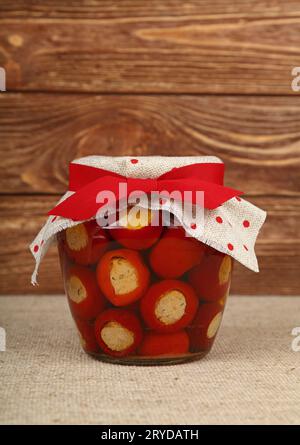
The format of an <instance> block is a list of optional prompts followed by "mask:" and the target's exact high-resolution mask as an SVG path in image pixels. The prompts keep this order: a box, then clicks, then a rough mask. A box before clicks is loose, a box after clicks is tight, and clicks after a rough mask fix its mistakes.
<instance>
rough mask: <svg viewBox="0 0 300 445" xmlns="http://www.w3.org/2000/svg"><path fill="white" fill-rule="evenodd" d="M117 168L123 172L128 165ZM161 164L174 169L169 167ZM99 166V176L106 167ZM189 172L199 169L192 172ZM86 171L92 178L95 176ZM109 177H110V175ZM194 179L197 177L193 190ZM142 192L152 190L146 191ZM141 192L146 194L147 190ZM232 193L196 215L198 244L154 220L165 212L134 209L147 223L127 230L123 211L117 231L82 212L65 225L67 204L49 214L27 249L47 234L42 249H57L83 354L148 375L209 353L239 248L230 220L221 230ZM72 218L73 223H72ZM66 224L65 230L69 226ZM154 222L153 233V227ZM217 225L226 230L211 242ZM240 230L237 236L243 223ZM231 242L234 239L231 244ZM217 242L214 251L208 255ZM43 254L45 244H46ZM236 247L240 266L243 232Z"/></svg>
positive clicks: (182, 229)
mask: <svg viewBox="0 0 300 445" xmlns="http://www.w3.org/2000/svg"><path fill="white" fill-rule="evenodd" d="M99 158H103V157H99ZM83 159H86V158H83ZM110 159H114V158H110ZM117 159H121V160H122V161H123V162H130V159H129V161H128V158H117ZM169 159H175V160H177V163H178V162H179V163H180V161H178V158H169ZM179 159H180V158H179ZM184 159H188V158H184ZM190 159H191V160H192V161H193V160H194V159H193V158H190ZM206 159H207V158H206ZM213 159H217V158H213ZM100 161H101V159H99V164H100V166H101V162H100ZM137 161H138V159H137ZM102 164H104V166H105V167H106V168H107V163H105V162H102ZM131 164H132V163H131ZM175 164H176V162H175ZM194 164H198V163H195V162H194V163H192V164H191V165H194ZM204 164H215V165H217V164H219V163H218V162H216V161H215V162H211V163H209V162H206V163H205V162H204ZM133 165H134V164H133ZM179 165H180V164H179ZM189 165H190V164H188V166H189ZM222 165H223V164H222ZM84 167H86V166H85V165H84ZM88 168H92V169H94V170H97V168H96V167H94V166H92V167H90V166H89V167H88ZM105 171H106V170H105ZM95 173H96V180H95V179H94V177H93V178H92V179H93V180H94V182H95V181H96V182H97V172H95V171H92V175H95ZM114 174H118V173H115V171H114V172H113V176H114ZM189 174H190V171H189ZM132 175H133V173H132ZM177 175H178V172H177ZM105 177H106V176H105V175H104V178H105ZM115 177H117V176H115ZM202 178H203V173H202V174H201V181H203V179H202ZM102 179H103V173H102ZM206 179H207V177H206ZM168 180H169V179H168ZM86 181H87V184H86V185H85V184H84V185H83V186H82V184H81V187H80V188H79V192H80V193H82V189H84V187H86V188H88V190H87V191H85V194H86V193H89V194H90V193H91V191H90V190H89V188H90V185H91V178H88V180H86ZM106 181H107V178H106ZM139 185H141V183H140V182H139ZM155 185H156V184H155ZM177 185H178V183H177ZM97 186H98V188H97V187H96V189H95V190H99V184H98V185H97ZM151 186H152V187H153V186H154V185H153V183H152V185H151ZM101 187H102V188H103V185H101ZM185 187H186V185H185ZM205 187H206V186H205V185H204V188H205ZM108 188H110V189H112V188H113V186H112V185H111V184H110V185H109V187H108ZM71 190H72V188H71ZM207 190H208V191H207ZM207 190H206V192H207V194H209V193H211V192H210V191H209V188H208V189H207ZM229 190H232V189H229ZM145 192H146V193H149V189H148V188H147V187H146V186H145ZM80 193H79V197H78V196H77V197H76V196H75V197H74V199H73V200H74V202H75V204H74V202H73V206H71V207H72V209H73V210H72V212H74V211H75V210H74V209H78V204H79V203H83V202H85V201H83V197H82V196H80ZM213 193H216V192H215V191H213ZM232 193H233V196H232V197H231V198H230V199H229V200H226V201H225V202H224V203H222V204H221V206H217V208H213V209H209V208H207V209H206V210H205V217H206V219H207V217H208V218H209V222H208V224H207V232H205V229H206V227H205V226H204V229H203V230H204V235H202V240H200V239H199V237H195V236H193V235H191V230H192V229H195V226H196V224H195V223H193V224H192V225H191V226H194V227H189V228H190V229H191V230H188V231H187V230H186V221H185V222H184V224H183V223H182V222H181V221H178V220H177V219H176V224H174V218H173V219H172V224H170V225H166V224H165V223H164V218H163V216H164V212H165V211H164V210H162V209H161V208H158V209H150V208H148V209H142V208H141V209H140V212H143V213H145V212H146V218H142V219H141V218H140V219H139V220H138V222H137V220H136V219H135V221H131V219H130V207H129V206H128V207H127V208H126V209H125V213H126V216H127V218H126V224H123V223H120V220H119V219H118V212H117V211H116V213H115V221H116V222H117V224H115V225H108V226H105V227H104V226H101V224H99V220H97V218H95V215H94V213H95V208H93V210H91V209H89V212H90V213H87V214H85V213H84V212H87V210H86V209H85V210H82V212H81V213H80V214H79V215H77V216H76V218H77V219H81V218H83V217H86V218H83V220H80V221H74V219H72V218H70V203H67V205H68V206H69V207H65V208H64V209H63V211H62V212H65V213H63V215H61V214H59V211H60V209H58V207H57V209H58V210H56V211H57V212H58V214H55V213H52V216H50V217H49V218H50V219H49V220H48V226H47V225H46V229H45V230H44V232H43V233H42V234H40V237H39V236H38V237H37V238H38V239H36V240H35V243H37V242H39V243H41V239H40V238H41V237H44V238H45V235H46V233H48V236H49V239H50V238H51V237H54V238H56V239H57V243H58V249H59V256H60V263H61V269H62V276H63V282H64V288H65V293H66V296H67V299H68V303H69V306H70V310H71V314H72V317H73V319H74V323H75V326H76V329H77V332H78V335H79V338H80V342H81V345H82V348H83V349H84V351H85V352H86V353H88V354H90V355H91V356H93V357H95V358H97V359H99V360H102V361H108V362H113V363H120V364H134V365H137V364H142V365H147V364H149V365H151V364H152V365H155V364H175V363H180V362H185V361H190V360H194V359H199V358H201V357H203V356H205V355H206V354H207V353H208V352H209V351H210V349H211V348H212V346H213V343H214V341H215V339H216V336H217V333H218V330H219V327H220V324H221V320H222V315H223V312H224V308H225V304H226V300H227V297H228V294H229V290H230V283H231V277H232V269H233V261H234V259H233V253H234V249H236V250H238V246H237V239H239V240H240V237H241V232H243V231H237V229H236V230H232V226H233V225H234V224H235V220H234V218H231V219H230V223H229V224H228V222H229V221H226V220H225V215H227V214H228V209H226V203H227V201H232V200H235V202H234V206H237V205H238V204H240V203H241V198H239V196H238V195H237V191H233V192H232ZM74 195H76V193H74ZM71 196H73V195H71ZM85 196H87V195H85ZM89 196H90V195H89ZM75 198H76V199H77V201H76V199H75ZM64 202H67V199H66V200H63V203H64ZM207 202H208V201H207ZM71 204H72V202H71ZM84 206H85V204H82V207H84ZM223 206H225V208H224V207H223ZM221 207H223V212H222V211H221ZM255 209H256V208H255V207H254V206H252V205H251V208H250V210H249V209H248V213H247V209H245V214H246V216H247V218H249V219H250V217H249V212H250V211H251V212H252V216H253V212H254V210H255ZM224 210H225V211H224ZM226 210H227V213H226ZM77 211H78V210H77ZM258 211H260V209H257V213H258V215H260V214H259V212H258ZM54 212H55V211H54ZM68 212H69V213H68ZM251 212H250V213H251ZM260 212H262V211H260ZM123 213H124V212H123ZM211 213H213V217H212V215H211ZM232 213H234V212H232ZM53 215H54V216H53ZM221 215H222V216H221ZM71 216H73V217H74V213H72V214H71ZM88 216H89V218H87V217H88ZM238 218H240V215H239V216H238ZM256 218H257V219H258V216H257V215H256ZM263 219H264V217H263V214H262V213H261V221H260V222H259V223H257V221H256V224H257V227H258V226H259V225H261V224H262V223H263ZM56 220H58V222H56V224H60V225H59V226H56V228H53V227H52V226H51V224H55V221H56ZM70 220H71V221H72V224H69V221H70ZM154 220H155V221H156V224H153V221H154ZM141 221H142V222H141ZM244 221H246V219H244ZM247 221H248V219H247ZM181 223H182V224H181ZM223 224H224V225H225V224H226V225H227V226H228V227H226V228H225V231H224V228H222V230H223V232H220V228H221V226H222V225H223ZM246 225H247V224H246ZM249 225H250V222H249ZM230 226H231V227H230ZM242 226H243V228H244V229H245V223H244V224H243V223H242ZM51 227H52V231H51ZM257 227H256V230H258V229H257ZM248 228H249V226H248ZM214 233H216V237H215V239H214V235H212V234H214ZM220 233H225V234H226V240H225V241H226V244H225V246H224V239H223V238H224V237H225V235H223V237H221V236H220ZM232 233H235V234H236V236H235V237H234V236H232ZM252 236H255V237H256V235H252ZM210 237H211V239H210ZM229 238H230V239H229ZM217 239H219V246H220V250H218V249H217V248H215V247H217V245H218V243H217V241H216V240H217ZM205 240H206V242H204V241H205ZM227 241H228V242H227ZM229 241H230V242H229ZM246 242H247V244H246ZM42 244H43V245H44V244H45V240H43V243H42ZM240 244H241V243H240ZM242 244H243V250H244V252H243V255H244V256H245V252H247V250H246V248H247V249H248V251H249V250H250V249H251V247H250V245H249V231H248V233H247V232H246V235H245V237H244V241H243V242H242ZM247 245H248V246H249V247H248V246H247ZM212 246H214V247H212ZM225 247H226V248H227V249H226V248H225ZM239 247H241V246H239ZM245 247H246V248H245ZM32 250H33V251H34V245H32ZM35 253H36V252H35ZM237 256H238V255H237ZM237 259H239V258H237ZM37 260H39V259H38V258H37ZM248 267H249V265H248Z"/></svg>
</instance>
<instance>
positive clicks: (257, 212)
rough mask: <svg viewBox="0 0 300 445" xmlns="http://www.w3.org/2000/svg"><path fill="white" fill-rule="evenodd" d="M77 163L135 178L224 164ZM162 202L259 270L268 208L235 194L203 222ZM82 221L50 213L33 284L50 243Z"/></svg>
mask: <svg viewBox="0 0 300 445" xmlns="http://www.w3.org/2000/svg"><path fill="white" fill-rule="evenodd" d="M73 162H74V163H77V164H83V165H88V166H91V167H98V168H102V169H105V170H109V171H112V172H115V173H119V174H121V175H123V176H127V177H132V178H156V177H158V176H160V175H162V174H163V173H166V172H167V171H169V170H171V169H172V168H174V167H182V166H185V165H191V164H196V163H221V162H222V161H221V160H220V159H219V158H216V157H214V156H205V157H202V156H201V157H200V156H189V157H164V156H142V157H127V156H125V157H124V156H122V157H110V156H87V157H84V158H81V159H77V160H75V161H73ZM225 185H226V184H225ZM71 194H72V192H67V193H66V194H65V195H64V196H63V197H62V198H61V200H60V201H63V200H64V199H66V198H67V197H68V196H70V195H71ZM161 205H162V207H161V208H163V209H164V210H167V211H170V212H172V213H174V214H175V215H176V216H177V218H178V219H179V220H180V223H181V224H182V226H183V227H184V228H185V229H186V231H187V232H188V233H189V235H191V236H193V237H194V238H196V239H198V240H199V241H202V242H203V243H205V244H207V245H209V246H212V247H214V248H215V249H217V250H219V251H220V252H224V253H226V254H228V255H230V256H232V258H234V259H235V260H237V261H239V262H240V263H241V264H243V265H244V266H246V267H248V268H249V269H251V270H253V271H255V272H258V270H259V269H258V264H257V258H256V255H255V250H254V247H255V241H256V238H257V235H258V233H259V230H260V228H261V226H262V225H263V223H264V221H265V218H266V212H265V211H263V210H261V209H259V208H258V207H256V206H254V205H253V204H251V203H249V202H248V201H246V200H244V199H243V198H239V197H235V198H232V199H230V200H229V201H227V202H225V203H224V204H223V205H222V206H220V207H218V208H216V209H214V210H207V209H205V210H204V218H202V217H201V218H200V219H199V221H197V220H196V221H194V220H191V221H189V220H187V219H186V218H185V219H183V218H182V215H181V212H179V207H178V206H176V203H175V204H173V205H172V207H171V203H170V202H168V201H166V200H164V202H163V203H161ZM149 207H151V208H152V209H155V208H156V207H155V206H149ZM200 215H201V213H200ZM203 219H204V221H203ZM78 223H79V222H78V221H73V220H70V219H66V218H62V217H56V216H50V217H49V218H48V220H47V222H46V224H45V225H44V226H43V228H42V229H41V230H40V232H39V233H38V235H37V237H36V238H35V239H34V241H33V242H32V244H31V245H30V250H31V252H32V254H33V256H34V258H35V261H36V266H35V269H34V272H33V275H32V280H31V281H32V283H33V284H36V282H37V273H38V268H39V264H40V262H41V260H42V258H43V256H44V255H45V253H46V252H47V250H48V247H49V245H50V243H51V242H52V241H53V240H54V239H55V235H56V234H57V233H58V232H60V231H61V230H64V229H66V228H68V227H72V226H74V225H76V224H78ZM203 224H204V225H203Z"/></svg>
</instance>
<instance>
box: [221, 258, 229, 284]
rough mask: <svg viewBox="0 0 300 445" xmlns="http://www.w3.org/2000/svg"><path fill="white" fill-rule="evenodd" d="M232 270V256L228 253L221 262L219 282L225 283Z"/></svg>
mask: <svg viewBox="0 0 300 445" xmlns="http://www.w3.org/2000/svg"><path fill="white" fill-rule="evenodd" d="M230 272H231V258H230V256H228V255H226V256H225V257H224V258H223V261H222V263H221V266H220V269H219V284H220V285H222V284H225V283H227V281H228V280H229V277H230Z"/></svg>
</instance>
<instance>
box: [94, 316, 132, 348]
mask: <svg viewBox="0 0 300 445" xmlns="http://www.w3.org/2000/svg"><path fill="white" fill-rule="evenodd" d="M101 338H102V340H103V341H104V343H105V344H106V346H107V347H108V348H109V349H111V350H112V351H116V352H120V351H124V350H125V349H127V348H129V347H130V346H131V345H132V344H133V342H134V334H133V332H131V331H130V330H129V329H127V328H124V326H122V325H121V324H120V323H118V322H116V321H110V322H108V323H106V325H105V326H104V327H103V328H102V330H101Z"/></svg>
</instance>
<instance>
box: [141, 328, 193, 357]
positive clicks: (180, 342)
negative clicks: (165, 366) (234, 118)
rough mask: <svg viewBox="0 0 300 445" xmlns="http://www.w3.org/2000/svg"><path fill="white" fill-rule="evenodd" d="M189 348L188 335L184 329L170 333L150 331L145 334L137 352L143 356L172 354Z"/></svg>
mask: <svg viewBox="0 0 300 445" xmlns="http://www.w3.org/2000/svg"><path fill="white" fill-rule="evenodd" d="M188 350H189V336H188V335H187V333H186V332H185V331H179V332H173V333H171V334H159V333H157V332H151V333H149V334H146V335H145V337H144V339H143V342H142V344H141V346H140V348H139V354H140V355H143V356H148V357H150V356H152V357H155V356H158V355H160V356H162V355H164V356H172V355H177V354H186V353H188Z"/></svg>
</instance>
